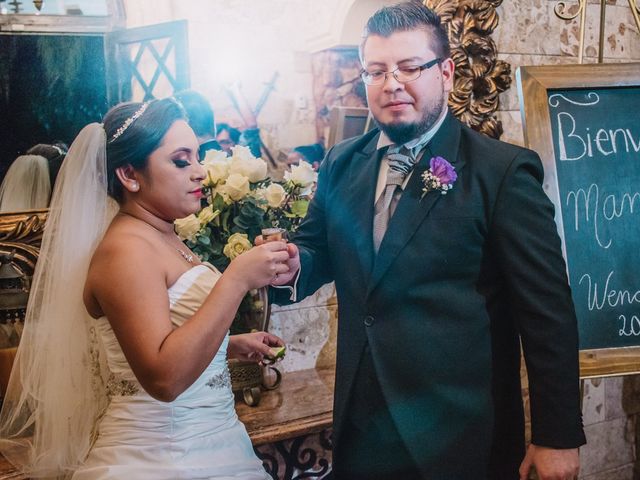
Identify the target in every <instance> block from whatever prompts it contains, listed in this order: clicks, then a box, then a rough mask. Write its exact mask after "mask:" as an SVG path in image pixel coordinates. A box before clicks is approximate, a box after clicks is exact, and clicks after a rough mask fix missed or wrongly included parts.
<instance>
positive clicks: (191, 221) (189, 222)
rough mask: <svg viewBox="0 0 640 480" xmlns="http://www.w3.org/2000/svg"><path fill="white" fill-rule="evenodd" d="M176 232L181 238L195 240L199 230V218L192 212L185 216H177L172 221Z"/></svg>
mask: <svg viewBox="0 0 640 480" xmlns="http://www.w3.org/2000/svg"><path fill="white" fill-rule="evenodd" d="M174 225H175V226H176V232H177V233H178V236H179V237H180V238H181V239H182V240H191V241H193V240H195V238H196V234H197V233H198V232H199V231H200V220H198V217H196V216H195V215H194V214H191V215H189V216H188V217H185V218H179V219H177V220H176V221H175V222H174Z"/></svg>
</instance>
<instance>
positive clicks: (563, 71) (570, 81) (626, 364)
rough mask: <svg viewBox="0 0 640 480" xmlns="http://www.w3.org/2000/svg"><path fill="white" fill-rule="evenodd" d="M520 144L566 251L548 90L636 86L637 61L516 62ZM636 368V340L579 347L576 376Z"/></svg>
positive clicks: (639, 78) (639, 365) (639, 353)
mask: <svg viewBox="0 0 640 480" xmlns="http://www.w3.org/2000/svg"><path fill="white" fill-rule="evenodd" d="M516 81H517V84H518V96H519V98H520V113H521V115H522V126H523V130H524V139H525V145H526V146H527V147H528V148H530V149H532V150H535V151H536V152H537V153H538V155H540V158H541V160H542V163H543V166H544V171H545V179H544V189H545V192H546V193H547V195H548V196H549V198H551V200H552V202H553V204H554V206H555V207H556V224H557V225H558V232H559V234H560V237H561V238H562V248H563V254H565V258H566V252H565V251H564V249H565V241H564V228H563V225H562V215H561V210H560V193H559V187H558V178H557V175H556V155H555V151H554V148H553V136H552V132H551V116H550V113H549V103H548V93H547V91H548V90H555V89H557V90H563V89H564V90H566V89H571V88H611V87H638V86H640V63H620V64H597V65H553V66H552V65H545V66H532V67H519V68H518V69H517V71H516ZM637 373H640V346H633V347H612V348H602V349H594V350H581V351H580V376H581V378H589V377H604V376H617V375H630V374H637Z"/></svg>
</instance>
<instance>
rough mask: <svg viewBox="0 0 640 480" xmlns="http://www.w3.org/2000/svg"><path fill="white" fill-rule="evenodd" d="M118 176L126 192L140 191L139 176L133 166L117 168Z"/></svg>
mask: <svg viewBox="0 0 640 480" xmlns="http://www.w3.org/2000/svg"><path fill="white" fill-rule="evenodd" d="M116 176H117V177H118V180H120V183H121V184H122V186H123V187H124V189H125V190H127V191H129V192H132V193H135V192H137V191H138V190H140V182H138V174H137V172H136V171H135V169H134V168H133V167H132V166H131V165H126V166H124V167H118V168H116Z"/></svg>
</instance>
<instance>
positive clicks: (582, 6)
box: [553, 0, 640, 63]
mask: <svg viewBox="0 0 640 480" xmlns="http://www.w3.org/2000/svg"><path fill="white" fill-rule="evenodd" d="M577 1H578V9H577V10H576V11H575V13H570V12H569V11H568V10H569V8H570V7H567V3H566V2H564V1H559V2H558V3H556V5H555V7H553V13H555V14H556V17H558V18H560V19H562V20H566V21H569V20H573V19H574V18H576V17H577V16H578V15H580V41H579V43H578V63H583V51H584V33H585V30H586V28H585V25H586V20H587V0H577ZM628 1H629V9H630V10H631V14H632V15H633V19H634V20H635V22H636V27H637V28H638V31H639V32H640V6H639V5H640V4H638V0H628ZM606 6H607V2H606V0H600V29H599V30H600V32H599V36H598V63H602V61H603V57H604V28H605V26H606V22H605V17H606V15H605V12H606Z"/></svg>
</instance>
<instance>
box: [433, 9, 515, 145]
mask: <svg viewBox="0 0 640 480" xmlns="http://www.w3.org/2000/svg"><path fill="white" fill-rule="evenodd" d="M423 3H424V5H426V6H427V7H429V8H432V9H433V10H434V11H435V12H436V13H438V15H440V18H442V21H443V23H444V24H445V25H446V26H447V29H448V32H449V43H450V44H451V56H452V58H453V61H454V62H455V64H456V75H455V82H454V87H453V91H452V92H451V95H450V96H449V108H450V109H451V112H452V113H453V114H454V115H455V116H456V117H458V118H459V119H460V120H461V121H462V122H464V123H465V124H467V125H469V126H470V127H471V128H473V129H474V130H478V131H479V132H482V133H484V134H486V135H489V136H490V137H494V138H500V135H502V131H503V130H502V125H501V123H500V121H499V120H498V119H497V118H496V117H495V112H496V111H497V110H498V106H499V95H500V93H502V92H504V91H506V90H507V89H508V88H509V87H510V85H511V66H510V65H509V64H508V63H507V62H504V61H503V60H498V58H497V57H498V52H497V48H496V45H495V43H494V41H493V40H492V39H491V34H492V33H493V31H494V30H495V29H496V27H497V26H498V20H499V18H498V14H497V12H496V7H498V6H499V5H500V4H501V3H502V0H467V1H465V0H424V1H423Z"/></svg>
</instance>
